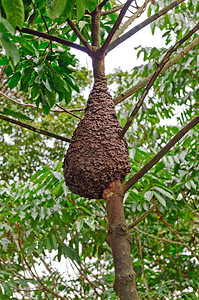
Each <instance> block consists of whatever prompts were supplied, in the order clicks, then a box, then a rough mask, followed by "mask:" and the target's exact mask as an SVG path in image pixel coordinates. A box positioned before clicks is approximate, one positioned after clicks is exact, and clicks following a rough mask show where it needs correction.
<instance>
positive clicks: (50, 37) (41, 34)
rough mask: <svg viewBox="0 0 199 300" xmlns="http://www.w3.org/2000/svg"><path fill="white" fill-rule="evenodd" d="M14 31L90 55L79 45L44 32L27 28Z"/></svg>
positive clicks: (17, 28)
mask: <svg viewBox="0 0 199 300" xmlns="http://www.w3.org/2000/svg"><path fill="white" fill-rule="evenodd" d="M16 30H18V31H19V32H23V33H28V34H32V35H34V36H38V37H42V38H44V39H46V40H49V41H53V42H57V43H59V44H62V45H65V46H68V47H71V48H74V49H77V50H80V51H82V52H85V53H87V54H88V55H91V53H90V51H89V50H88V49H87V48H85V47H83V46H81V45H78V44H75V43H73V42H70V41H67V40H64V39H62V38H59V37H57V36H53V35H50V34H47V33H44V32H39V31H36V30H32V29H28V28H22V29H19V27H16Z"/></svg>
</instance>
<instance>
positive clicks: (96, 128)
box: [64, 76, 130, 199]
mask: <svg viewBox="0 0 199 300" xmlns="http://www.w3.org/2000/svg"><path fill="white" fill-rule="evenodd" d="M120 132H121V126H120V125H119V123H118V120H117V117H116V113H115V108H114V104H113V101H112V97H111V95H110V94H109V92H108V89H107V82H106V78H105V77H104V76H100V77H99V78H97V79H96V81H95V84H94V87H93V90H92V91H91V93H90V96H89V99H88V102H87V107H86V111H85V116H84V118H83V119H82V120H81V121H80V123H79V125H78V127H77V129H76V130H75V132H74V134H73V137H72V140H71V143H70V146H69V149H68V151H67V153H66V156H65V159H64V177H65V181H66V185H67V186H68V187H69V188H70V190H71V191H72V192H73V193H75V194H78V195H80V196H83V197H87V198H98V199H99V198H102V193H103V190H104V189H105V188H107V187H108V186H109V184H110V183H111V182H112V181H115V180H117V179H119V180H121V181H123V180H124V178H125V175H126V174H127V173H128V172H130V163H129V157H128V150H127V146H126V142H125V141H124V139H120Z"/></svg>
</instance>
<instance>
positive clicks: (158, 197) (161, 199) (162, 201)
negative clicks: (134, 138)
mask: <svg viewBox="0 0 199 300" xmlns="http://www.w3.org/2000/svg"><path fill="white" fill-rule="evenodd" d="M153 195H154V196H155V197H156V199H157V200H158V201H159V202H160V203H161V204H162V205H163V206H165V207H166V201H165V200H164V198H162V196H160V194H158V193H156V192H155V191H153Z"/></svg>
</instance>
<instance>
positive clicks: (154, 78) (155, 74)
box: [120, 23, 199, 138]
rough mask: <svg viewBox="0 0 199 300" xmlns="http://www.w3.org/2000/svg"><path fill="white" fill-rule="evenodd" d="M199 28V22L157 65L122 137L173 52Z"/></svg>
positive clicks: (122, 135) (122, 133)
mask: <svg viewBox="0 0 199 300" xmlns="http://www.w3.org/2000/svg"><path fill="white" fill-rule="evenodd" d="M198 29H199V23H198V24H197V25H196V26H195V27H194V28H193V29H192V30H190V31H189V33H188V34H186V35H185V36H184V37H183V38H182V39H180V40H179V41H178V42H177V43H176V44H175V45H174V46H173V47H171V48H170V49H169V50H168V51H167V53H166V54H165V56H164V58H163V59H162V61H161V62H160V64H159V65H158V67H157V70H156V71H155V72H154V73H153V76H152V77H151V80H150V81H149V83H148V84H147V86H146V88H145V89H144V91H143V93H142V95H141V97H140V99H139V101H138V103H137V104H136V106H135V108H134V110H133V111H132V113H131V114H130V116H129V118H128V120H127V122H126V124H125V126H124V128H123V129H122V131H121V134H120V136H121V138H123V137H124V135H125V133H126V132H127V130H128V129H129V127H130V126H131V124H132V122H133V120H134V118H135V116H136V114H137V112H138V110H139V109H140V107H141V106H142V104H143V102H144V99H145V98H146V96H147V94H148V92H149V90H150V88H151V87H152V86H153V84H154V82H155V80H156V79H157V77H158V76H159V75H160V73H161V71H162V69H163V68H164V66H165V64H166V63H167V62H168V60H169V58H170V56H171V54H172V53H173V52H175V51H176V50H177V49H178V47H179V46H181V45H182V44H183V43H184V42H185V41H186V40H187V39H189V38H190V37H191V36H192V35H193V34H194V33H195V32H196V31H197V30H198Z"/></svg>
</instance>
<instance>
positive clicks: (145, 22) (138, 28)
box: [106, 0, 185, 54]
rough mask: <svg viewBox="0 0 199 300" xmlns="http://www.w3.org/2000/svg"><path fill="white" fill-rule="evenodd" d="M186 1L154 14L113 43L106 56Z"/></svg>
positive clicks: (175, 2)
mask: <svg viewBox="0 0 199 300" xmlns="http://www.w3.org/2000/svg"><path fill="white" fill-rule="evenodd" d="M184 1H185V0H175V1H173V2H172V3H171V4H169V5H168V6H166V7H164V8H163V9H161V10H160V11H159V12H157V13H156V14H154V15H153V16H151V17H150V18H148V19H146V20H145V21H143V22H141V23H140V24H138V25H136V26H135V27H133V28H132V29H131V30H129V31H128V32H127V33H125V34H123V35H122V36H120V37H118V39H117V40H115V41H114V42H112V43H111V44H110V45H109V47H108V48H107V52H106V54H107V53H108V52H110V51H111V50H113V49H114V48H115V47H117V46H118V45H120V44H121V43H123V42H124V41H126V40H127V39H128V38H130V37H132V35H134V34H135V33H137V32H138V31H140V30H141V29H143V28H144V27H146V26H147V25H149V24H150V23H152V22H153V21H155V20H156V19H158V18H160V17H161V16H162V15H164V14H165V13H167V12H168V11H169V10H171V9H172V8H174V7H175V6H177V5H179V4H180V3H181V2H184Z"/></svg>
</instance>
